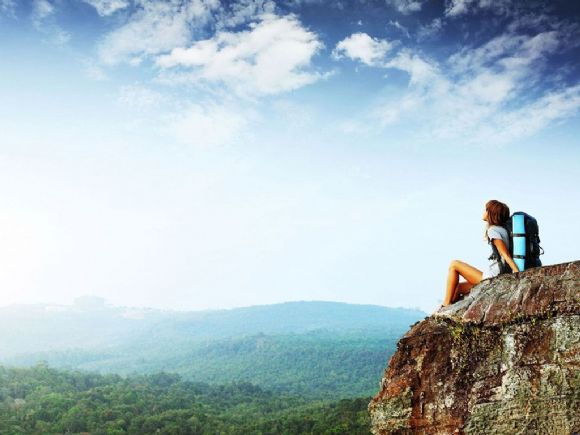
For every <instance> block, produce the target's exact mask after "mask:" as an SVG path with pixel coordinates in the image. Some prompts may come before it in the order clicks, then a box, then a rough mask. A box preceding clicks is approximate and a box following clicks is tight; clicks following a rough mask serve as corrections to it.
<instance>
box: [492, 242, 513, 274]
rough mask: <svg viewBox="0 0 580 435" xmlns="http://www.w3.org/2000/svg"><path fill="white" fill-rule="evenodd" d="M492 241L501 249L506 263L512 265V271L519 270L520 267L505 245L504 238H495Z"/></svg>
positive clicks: (500, 251)
mask: <svg viewBox="0 0 580 435" xmlns="http://www.w3.org/2000/svg"><path fill="white" fill-rule="evenodd" d="M492 242H493V244H494V245H495V247H496V248H497V250H498V251H499V253H500V255H501V256H502V257H503V258H504V259H505V261H506V263H507V264H509V265H510V267H511V268H512V272H519V271H520V269H518V265H517V264H516V263H515V262H514V260H513V259H512V257H511V255H510V253H509V251H508V250H507V246H506V245H505V243H504V242H503V240H501V239H493V240H492Z"/></svg>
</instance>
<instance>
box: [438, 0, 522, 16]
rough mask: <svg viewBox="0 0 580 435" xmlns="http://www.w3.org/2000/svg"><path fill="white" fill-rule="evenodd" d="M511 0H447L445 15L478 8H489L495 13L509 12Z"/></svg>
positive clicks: (470, 11)
mask: <svg viewBox="0 0 580 435" xmlns="http://www.w3.org/2000/svg"><path fill="white" fill-rule="evenodd" d="M511 6H512V0H447V3H446V8H445V15H447V16H449V17H455V16H459V15H463V14H467V13H473V12H477V11H478V10H481V9H484V10H490V11H492V12H494V13H496V14H500V15H501V14H507V13H509V12H510V10H511Z"/></svg>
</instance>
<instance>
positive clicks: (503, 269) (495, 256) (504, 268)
mask: <svg viewBox="0 0 580 435" xmlns="http://www.w3.org/2000/svg"><path fill="white" fill-rule="evenodd" d="M487 243H489V244H490V245H491V249H492V251H493V253H492V254H491V255H490V256H489V257H488V260H497V261H498V263H499V273H500V274H501V273H508V272H511V271H512V269H511V267H510V266H509V264H507V262H506V261H505V260H504V259H503V258H502V256H501V255H500V253H499V251H498V250H497V246H495V244H494V243H493V240H492V239H490V238H489V237H488V238H487Z"/></svg>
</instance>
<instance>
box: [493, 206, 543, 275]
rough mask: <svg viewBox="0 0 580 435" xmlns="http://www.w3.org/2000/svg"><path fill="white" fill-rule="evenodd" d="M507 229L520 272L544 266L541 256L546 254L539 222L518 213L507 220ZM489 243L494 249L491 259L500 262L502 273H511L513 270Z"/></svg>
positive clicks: (511, 252) (513, 256)
mask: <svg viewBox="0 0 580 435" xmlns="http://www.w3.org/2000/svg"><path fill="white" fill-rule="evenodd" d="M505 228H506V229H507V231H508V234H509V237H510V249H509V251H510V255H511V257H512V258H513V259H514V262H515V263H516V265H517V266H518V269H519V270H520V272H521V271H524V270H526V269H530V268H532V267H540V266H541V265H542V261H541V260H540V255H543V254H544V249H543V248H542V247H541V246H540V234H539V228H538V221H537V220H536V219H535V218H534V217H533V216H530V215H529V214H527V213H524V212H523V211H517V212H515V213H514V214H512V215H511V216H510V218H509V219H508V220H507V222H506V223H505ZM489 242H490V244H491V247H492V249H493V254H492V255H491V256H490V257H489V258H490V259H493V258H497V259H498V260H500V261H499V264H500V273H508V272H511V268H510V267H509V265H508V264H507V263H506V262H505V261H504V260H503V258H502V257H501V255H500V254H499V252H498V251H497V248H496V247H495V245H494V244H493V243H491V241H489ZM540 251H541V252H540Z"/></svg>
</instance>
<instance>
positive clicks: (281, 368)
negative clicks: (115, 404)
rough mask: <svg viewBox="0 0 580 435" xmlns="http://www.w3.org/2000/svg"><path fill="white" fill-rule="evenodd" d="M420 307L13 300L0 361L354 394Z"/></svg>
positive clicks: (0, 337) (369, 386) (1, 335)
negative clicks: (183, 308) (211, 306)
mask: <svg viewBox="0 0 580 435" xmlns="http://www.w3.org/2000/svg"><path fill="white" fill-rule="evenodd" d="M425 315H426V314H425V313H423V312H421V311H417V310H412V309H405V308H387V307H380V306H375V305H353V304H346V303H339V302H324V301H308V302H307V301H300V302H286V303H281V304H273V305H260V306H251V307H244V308H235V309H229V310H207V311H195V312H180V311H164V310H156V309H139V308H127V307H114V306H110V305H107V304H105V302H104V301H103V300H102V299H99V298H86V297H85V298H82V299H79V300H77V301H76V302H75V304H74V305H70V306H55V305H45V304H38V305H13V306H8V307H2V308H0V363H2V364H6V365H16V366H20V365H32V364H35V363H37V362H39V361H45V362H47V363H48V364H49V365H51V366H55V367H61V368H69V369H84V370H91V371H99V372H103V373H119V374H134V373H154V372H159V371H167V372H176V373H179V374H181V375H183V376H184V377H185V378H187V379H191V380H194V381H203V382H209V383H216V384H221V383H224V382H230V381H249V382H253V383H255V384H257V385H260V386H263V387H265V388H269V389H272V390H274V391H280V392H288V393H293V394H301V395H307V396H310V397H359V396H364V395H370V394H372V392H373V391H374V390H376V386H377V382H378V381H380V374H381V371H382V369H383V367H384V366H385V363H386V361H387V359H388V357H389V356H390V354H391V353H392V352H393V351H394V349H395V343H396V341H397V340H398V338H399V337H400V336H401V335H402V334H403V333H404V332H405V331H406V330H407V329H408V328H409V326H410V325H411V324H412V323H415V322H416V321H418V320H420V319H422V318H424V317H425Z"/></svg>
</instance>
